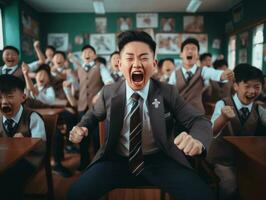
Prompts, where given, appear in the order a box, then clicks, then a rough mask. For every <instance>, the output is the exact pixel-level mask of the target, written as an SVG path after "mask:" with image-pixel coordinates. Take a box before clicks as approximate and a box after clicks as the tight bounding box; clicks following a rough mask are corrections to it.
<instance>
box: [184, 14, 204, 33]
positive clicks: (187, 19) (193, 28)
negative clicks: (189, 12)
mask: <svg viewBox="0 0 266 200" xmlns="http://www.w3.org/2000/svg"><path fill="white" fill-rule="evenodd" d="M183 26H184V27H183V28H184V32H187V33H201V32H203V26H204V21H203V16H200V15H197V16H194V15H193V16H184V18H183Z"/></svg>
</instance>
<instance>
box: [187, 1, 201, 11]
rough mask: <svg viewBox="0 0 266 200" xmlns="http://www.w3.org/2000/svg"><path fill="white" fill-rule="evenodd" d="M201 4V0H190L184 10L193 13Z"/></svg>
mask: <svg viewBox="0 0 266 200" xmlns="http://www.w3.org/2000/svg"><path fill="white" fill-rule="evenodd" d="M201 4H202V0H190V2H189V4H188V6H187V9H186V11H187V12H193V13H194V12H196V11H197V10H198V8H199V7H200V5H201Z"/></svg>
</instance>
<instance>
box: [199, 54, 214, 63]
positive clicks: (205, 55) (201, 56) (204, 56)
mask: <svg viewBox="0 0 266 200" xmlns="http://www.w3.org/2000/svg"><path fill="white" fill-rule="evenodd" d="M207 57H212V54H211V53H203V54H201V55H200V62H201V61H203V60H204V59H205V58H207Z"/></svg>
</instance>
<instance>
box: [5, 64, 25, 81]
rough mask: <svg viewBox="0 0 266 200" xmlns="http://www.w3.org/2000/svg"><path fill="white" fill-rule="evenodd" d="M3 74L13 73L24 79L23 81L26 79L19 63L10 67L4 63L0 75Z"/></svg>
mask: <svg viewBox="0 0 266 200" xmlns="http://www.w3.org/2000/svg"><path fill="white" fill-rule="evenodd" d="M2 74H9V75H13V76H16V77H18V78H20V79H22V80H23V81H24V80H25V79H24V76H23V73H22V69H21V67H19V66H18V65H15V66H12V67H8V66H7V65H4V66H2V67H0V75H2Z"/></svg>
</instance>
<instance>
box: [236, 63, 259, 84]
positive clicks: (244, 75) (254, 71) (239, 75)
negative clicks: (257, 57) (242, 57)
mask: <svg viewBox="0 0 266 200" xmlns="http://www.w3.org/2000/svg"><path fill="white" fill-rule="evenodd" d="M234 74H235V82H236V83H240V82H241V81H243V82H247V81H250V80H258V81H259V82H261V84H262V85H263V84H264V77H263V73H262V71H261V70H259V69H258V68H256V67H253V66H251V65H249V64H247V63H242V64H239V65H237V66H236V67H235V69H234Z"/></svg>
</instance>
